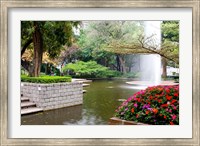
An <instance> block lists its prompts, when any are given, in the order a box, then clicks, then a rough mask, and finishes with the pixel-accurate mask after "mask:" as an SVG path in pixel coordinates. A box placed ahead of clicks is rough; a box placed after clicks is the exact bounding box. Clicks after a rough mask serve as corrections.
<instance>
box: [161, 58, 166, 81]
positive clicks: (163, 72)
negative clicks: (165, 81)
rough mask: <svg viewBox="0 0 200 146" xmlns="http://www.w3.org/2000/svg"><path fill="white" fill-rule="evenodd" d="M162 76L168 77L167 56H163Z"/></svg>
mask: <svg viewBox="0 0 200 146" xmlns="http://www.w3.org/2000/svg"><path fill="white" fill-rule="evenodd" d="M162 70H163V71H162V77H163V78H166V77H167V60H166V58H163V57H162Z"/></svg>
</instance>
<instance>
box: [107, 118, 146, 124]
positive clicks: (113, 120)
mask: <svg viewBox="0 0 200 146" xmlns="http://www.w3.org/2000/svg"><path fill="white" fill-rule="evenodd" d="M109 125H148V124H144V123H140V122H134V121H126V120H122V119H119V118H117V117H112V118H110V120H109Z"/></svg>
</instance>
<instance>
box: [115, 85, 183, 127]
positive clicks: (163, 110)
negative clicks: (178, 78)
mask: <svg viewBox="0 0 200 146" xmlns="http://www.w3.org/2000/svg"><path fill="white" fill-rule="evenodd" d="M115 116H116V117H119V118H120V119H124V120H129V121H136V122H142V123H146V124H153V125H174V124H176V125H178V124H179V86H153V87H148V88H147V89H146V90H141V91H139V92H137V93H135V94H134V95H133V96H131V97H130V98H128V99H127V100H126V101H124V102H123V103H122V105H121V106H119V107H118V109H117V110H116V114H115Z"/></svg>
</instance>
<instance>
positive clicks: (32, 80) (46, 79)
mask: <svg viewBox="0 0 200 146" xmlns="http://www.w3.org/2000/svg"><path fill="white" fill-rule="evenodd" d="M21 81H22V82H30V83H46V84H47V83H60V82H71V77H60V76H41V77H28V76H24V75H22V76H21Z"/></svg>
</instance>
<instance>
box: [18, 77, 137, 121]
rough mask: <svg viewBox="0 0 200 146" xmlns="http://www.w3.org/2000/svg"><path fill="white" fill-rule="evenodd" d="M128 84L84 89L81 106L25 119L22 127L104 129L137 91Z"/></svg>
mask: <svg viewBox="0 0 200 146" xmlns="http://www.w3.org/2000/svg"><path fill="white" fill-rule="evenodd" d="M126 81H127V80H96V81H93V82H91V83H89V84H90V86H87V87H84V90H87V92H86V93H84V97H83V104H82V105H77V106H72V107H67V108H61V109H56V110H50V111H45V112H40V113H36V114H31V115H24V116H22V118H21V123H22V125H107V124H108V121H109V119H110V118H111V117H112V116H113V115H114V112H115V109H116V108H117V107H118V106H119V105H120V104H121V103H122V101H121V100H120V99H127V98H128V97H130V96H131V95H133V94H134V93H135V92H137V91H139V89H138V88H134V87H133V85H129V84H126Z"/></svg>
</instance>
